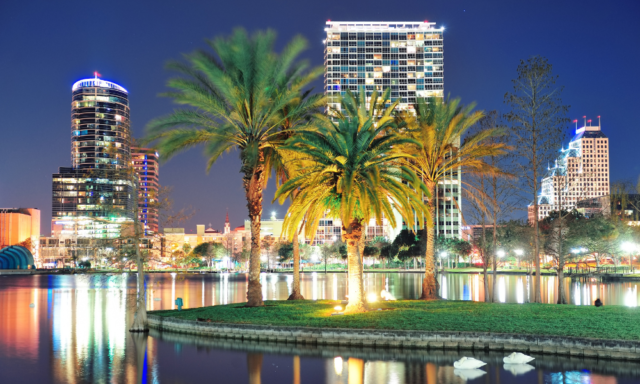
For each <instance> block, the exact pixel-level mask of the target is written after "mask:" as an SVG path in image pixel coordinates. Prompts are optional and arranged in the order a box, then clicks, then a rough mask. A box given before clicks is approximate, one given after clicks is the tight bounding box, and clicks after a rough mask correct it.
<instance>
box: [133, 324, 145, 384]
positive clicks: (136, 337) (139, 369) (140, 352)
mask: <svg viewBox="0 0 640 384" xmlns="http://www.w3.org/2000/svg"><path fill="white" fill-rule="evenodd" d="M147 336H148V333H145V332H132V333H131V339H132V340H133V345H134V347H135V350H136V383H142V377H144V372H145V371H146V369H147V367H146V366H145V361H146V355H147Z"/></svg>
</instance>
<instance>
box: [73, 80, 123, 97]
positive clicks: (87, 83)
mask: <svg viewBox="0 0 640 384" xmlns="http://www.w3.org/2000/svg"><path fill="white" fill-rule="evenodd" d="M95 87H100V88H112V89H117V90H118V91H122V92H125V93H129V91H127V90H126V89H124V87H123V86H121V85H119V84H116V83H113V82H111V81H105V80H102V79H98V78H93V79H82V80H78V81H76V82H75V83H73V87H71V90H72V91H75V90H76V89H78V88H95Z"/></svg>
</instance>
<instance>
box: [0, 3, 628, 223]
mask: <svg viewBox="0 0 640 384" xmlns="http://www.w3.org/2000/svg"><path fill="white" fill-rule="evenodd" d="M639 17H640V2H638V1H635V0H628V1H611V2H604V1H557V0H555V1H546V0H537V1H524V0H518V1H514V0H503V1H486V0H484V1H469V0H467V1H460V0H447V1H444V0H441V1H426V0H422V1H409V0H405V1H389V0H385V1H378V0H368V1H349V0H340V1H332V0H324V1H308V0H307V1H300V0H280V1H268V0H262V1H253V0H245V1H192V0H182V1H163V0H156V1H146V2H143V1H117V0H113V1H104V2H96V1H93V2H91V1H11V0H6V1H2V2H0V69H1V70H0V116H2V118H1V119H0V207H37V208H39V209H41V210H42V233H43V234H49V231H50V229H49V223H50V218H51V174H52V173H54V172H56V171H57V168H58V167H60V166H70V164H71V154H70V142H71V139H70V137H71V129H70V124H71V123H70V109H71V108H70V102H71V85H72V84H73V83H74V82H75V81H76V80H78V79H81V78H84V77H90V76H91V74H92V73H93V72H94V71H99V72H100V73H101V74H102V75H103V78H104V79H105V80H110V81H115V82H117V83H119V84H121V85H123V86H124V87H125V88H127V89H128V90H129V93H130V104H131V120H132V128H133V131H134V135H135V136H141V135H142V134H143V131H144V126H145V125H146V124H147V122H149V120H151V119H152V118H154V117H156V116H159V115H162V114H165V113H168V112H170V111H171V110H172V108H173V106H172V104H171V103H170V102H169V101H168V100H166V99H164V98H160V97H158V96H157V95H158V93H160V92H162V91H165V90H166V88H165V83H166V80H167V79H168V78H169V76H170V75H171V74H170V73H169V72H167V71H166V70H164V68H163V67H164V63H165V62H166V61H167V60H169V59H176V58H179V57H180V55H181V53H187V52H191V51H192V50H194V49H196V48H199V47H203V39H204V38H210V37H213V36H216V35H221V34H229V33H230V32H231V30H232V29H233V28H234V27H237V26H244V27H245V28H246V29H248V30H250V31H251V30H255V29H264V28H273V29H275V30H277V31H278V33H279V41H278V43H279V46H282V45H283V44H284V43H285V41H288V40H289V39H290V38H291V37H292V36H293V35H295V34H302V35H304V36H305V37H306V38H307V39H308V40H309V46H310V47H309V50H307V52H306V53H305V57H306V58H308V59H309V60H311V62H312V63H313V64H314V65H321V64H322V61H323V45H322V40H323V38H324V23H325V21H326V20H327V19H331V20H334V21H339V20H346V21H351V20H354V21H384V20H388V21H413V20H429V21H433V22H436V23H437V25H438V26H440V25H442V26H444V27H445V28H446V30H445V35H444V46H445V50H444V52H445V56H444V57H445V66H444V68H445V93H446V94H450V95H451V96H460V97H461V98H462V100H463V102H471V101H476V102H477V103H478V108H481V109H485V110H491V109H498V110H504V104H503V95H504V93H505V92H507V91H508V90H510V87H511V85H510V84H511V83H510V80H511V79H512V78H514V77H515V76H516V67H517V65H518V62H519V60H520V59H525V58H527V57H529V56H531V55H543V56H546V57H547V58H548V59H549V61H550V62H551V63H552V64H553V65H554V70H555V73H556V74H558V75H560V80H559V84H561V85H564V86H565V91H564V93H563V99H564V102H565V103H566V104H569V105H571V109H570V114H569V116H568V117H570V118H571V119H574V118H581V117H582V116H583V115H588V116H589V117H590V118H593V119H595V118H596V116H597V115H602V126H603V131H604V132H605V134H607V135H608V136H609V137H610V142H611V180H612V181H615V180H619V179H632V180H635V179H636V178H637V176H638V174H639V173H640V166H639V165H638V162H637V160H636V155H637V151H638V149H637V143H639V142H640V130H639V129H638V128H639V127H640V123H639V121H640V118H639V117H638V113H637V108H638V106H639V105H640V96H639V95H640V93H639V92H638V91H639V90H640V80H639V79H640V77H639V75H638V68H640V23H639V22H638V18H639ZM321 89H322V88H321V84H318V87H317V90H318V91H321ZM567 129H568V130H569V127H567ZM238 172H239V160H238V159H237V154H235V153H233V154H230V155H228V156H226V157H225V158H223V159H222V160H221V161H220V162H219V163H217V164H216V165H215V166H214V167H213V169H212V170H211V172H210V173H209V174H208V175H207V174H205V159H204V157H203V156H202V153H201V151H200V150H197V149H194V150H191V151H189V152H188V153H184V154H182V155H179V156H178V157H176V158H174V159H172V160H171V161H169V162H168V163H165V164H163V165H162V166H161V170H160V179H161V182H162V184H163V185H172V186H174V194H173V197H174V200H175V202H176V206H178V207H180V206H184V205H191V206H193V207H194V208H196V210H197V212H196V214H195V216H194V217H193V218H192V219H191V220H189V221H188V222H186V223H184V224H183V226H185V227H186V228H187V230H188V231H189V232H193V231H195V224H198V223H200V224H208V223H210V222H211V223H212V224H213V226H214V228H219V229H222V226H223V223H224V215H225V210H226V209H227V208H229V217H230V219H231V225H232V226H237V225H242V224H243V221H244V219H245V217H246V216H247V213H246V207H245V200H244V193H243V190H242V186H241V177H240V174H239V173H238ZM273 192H274V190H273V188H269V189H268V190H267V192H266V194H265V202H266V203H265V214H268V213H269V212H271V211H273V210H275V211H276V212H277V215H278V217H279V218H281V217H282V216H283V214H284V212H285V209H284V208H283V207H280V206H278V205H277V204H276V205H273V206H272V205H270V201H271V199H272V196H273ZM522 215H524V211H523V212H522Z"/></svg>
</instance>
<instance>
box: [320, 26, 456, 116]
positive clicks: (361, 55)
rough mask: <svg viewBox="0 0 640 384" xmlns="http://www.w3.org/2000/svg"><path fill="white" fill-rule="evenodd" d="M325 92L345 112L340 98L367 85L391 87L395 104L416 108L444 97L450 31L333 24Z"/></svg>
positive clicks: (381, 88) (327, 48) (369, 88)
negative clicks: (420, 100)
mask: <svg viewBox="0 0 640 384" xmlns="http://www.w3.org/2000/svg"><path fill="white" fill-rule="evenodd" d="M326 24H327V27H326V28H325V31H326V32H327V38H326V40H325V78H324V81H325V94H326V95H327V97H328V98H329V106H331V107H333V108H337V109H339V108H340V104H339V96H341V95H344V93H345V91H346V90H347V89H349V90H351V91H354V92H355V91H358V87H359V86H364V88H365V91H366V92H367V96H371V93H372V92H373V91H374V90H378V91H384V90H385V89H387V88H391V101H396V100H398V99H399V100H400V104H399V106H398V108H399V109H411V108H412V105H413V104H414V103H415V102H416V101H417V98H419V97H422V98H427V97H442V96H443V95H444V93H443V92H444V71H443V60H444V58H443V45H442V35H443V32H444V28H436V27H435V23H429V22H426V21H419V22H353V21H327V23H326Z"/></svg>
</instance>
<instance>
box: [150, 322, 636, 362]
mask: <svg viewBox="0 0 640 384" xmlns="http://www.w3.org/2000/svg"><path fill="white" fill-rule="evenodd" d="M148 320H149V328H150V329H153V330H157V331H160V332H173V333H178V334H189V335H196V336H203V337H207V338H220V339H233V340H234V341H235V342H240V341H252V342H255V341H266V342H271V343H276V344H285V345H304V346H310V347H320V346H339V347H356V348H374V349H376V350H378V349H380V350H393V351H395V350H398V349H401V350H409V351H414V350H417V351H424V350H433V351H440V350H445V351H446V350H456V351H465V350H472V351H484V352H487V351H489V352H501V351H509V352H512V351H517V352H522V353H533V354H542V355H561V356H571V357H582V358H597V359H610V360H631V361H639V360H640V341H633V340H613V339H612V340H609V339H590V338H581V337H572V336H567V337H564V336H544V335H522V334H508V333H491V332H456V331H438V332H433V331H415V330H372V329H359V328H314V327H293V326H274V325H256V324H235V323H215V322H206V321H194V320H185V319H180V318H175V317H168V316H160V315H155V314H153V313H149V314H148Z"/></svg>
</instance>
